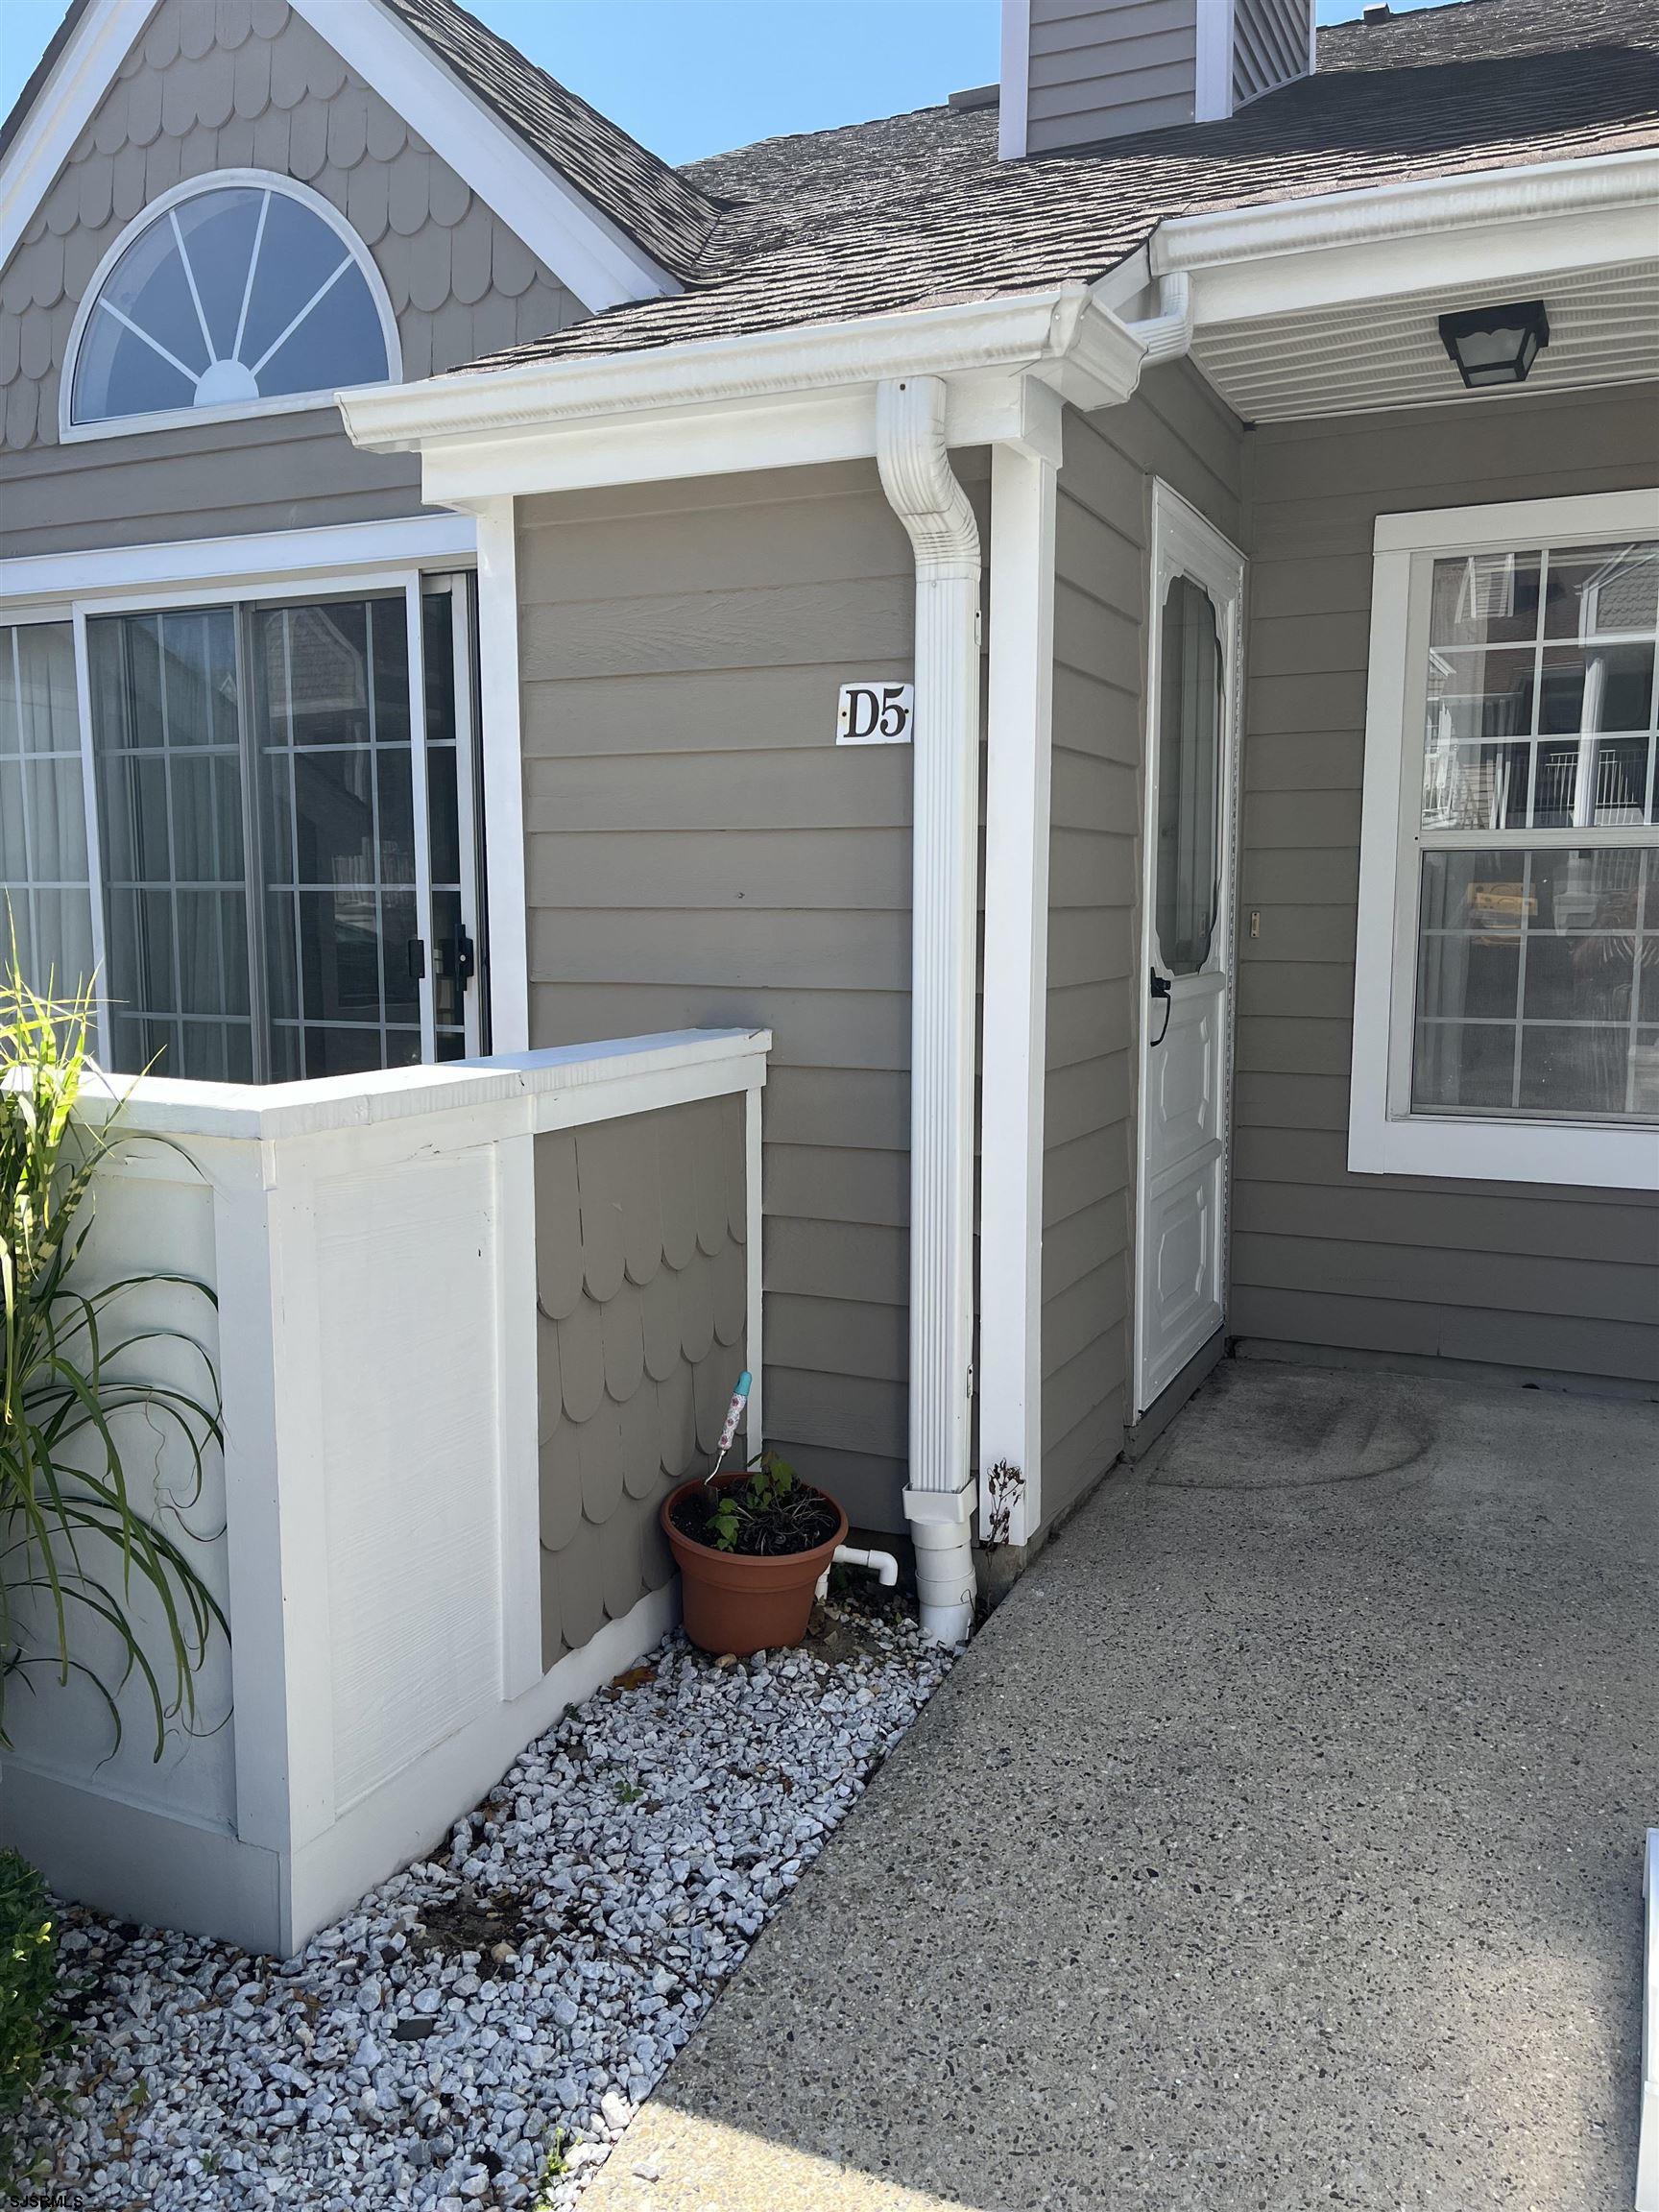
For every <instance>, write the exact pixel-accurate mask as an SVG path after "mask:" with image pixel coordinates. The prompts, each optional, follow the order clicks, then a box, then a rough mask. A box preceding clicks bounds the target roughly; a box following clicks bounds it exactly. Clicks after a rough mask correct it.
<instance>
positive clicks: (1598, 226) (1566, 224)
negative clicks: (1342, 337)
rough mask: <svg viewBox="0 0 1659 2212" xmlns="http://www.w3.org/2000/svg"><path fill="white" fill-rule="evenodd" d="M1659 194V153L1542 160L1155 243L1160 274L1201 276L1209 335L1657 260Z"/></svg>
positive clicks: (1190, 229)
mask: <svg viewBox="0 0 1659 2212" xmlns="http://www.w3.org/2000/svg"><path fill="white" fill-rule="evenodd" d="M1656 198H1659V154H1656V153H1653V152H1650V151H1647V150H1643V151H1640V152H1637V153H1632V154H1606V155H1599V156H1596V157H1595V158H1592V159H1580V160H1573V161H1546V162H1537V163H1534V164H1532V165H1530V166H1528V167H1527V168H1521V169H1494V170H1488V171H1483V172H1479V173H1476V174H1473V175H1470V174H1464V175H1459V176H1455V177H1442V178H1434V179H1431V180H1427V181H1421V182H1419V181H1411V182H1407V183H1397V184H1379V185H1373V186H1369V187H1367V188H1366V189H1364V190H1362V191H1357V192H1328V193H1315V194H1310V196H1309V197H1308V198H1306V199H1302V200H1280V201H1270V202H1267V203H1266V204H1262V205H1261V206H1256V207H1244V208H1227V209H1222V210H1220V211H1218V212H1217V213H1214V214H1210V215H1183V216H1173V217H1170V218H1168V219H1166V221H1164V222H1162V223H1160V224H1159V226H1158V228H1157V229H1156V231H1155V232H1154V234H1153V237H1152V241H1151V248H1150V252H1151V267H1152V271H1153V274H1154V275H1155V276H1166V275H1168V274H1170V273H1172V272H1173V271H1176V270H1185V271H1187V272H1188V273H1189V275H1190V276H1191V279H1192V299H1193V313H1194V318H1195V320H1196V322H1197V324H1198V325H1199V326H1200V327H1203V326H1204V325H1207V324H1211V323H1247V322H1251V321H1253V320H1255V319H1256V318H1258V317H1261V316H1272V315H1286V314H1292V313H1295V312H1298V311H1300V310H1304V309H1317V308H1329V307H1334V306H1339V305H1341V304H1343V303H1344V302H1348V301H1357V300H1374V299H1384V298H1392V297H1395V296H1397V295H1398V296H1406V297H1413V296H1416V295H1420V294H1423V293H1428V292H1436V291H1443V290H1448V289H1455V288H1456V287H1458V286H1460V285H1470V284H1489V283H1492V282H1495V281H1496V280H1497V279H1499V278H1500V277H1506V278H1512V279H1513V280H1514V281H1515V282H1516V283H1517V284H1522V283H1526V282H1528V281H1531V280H1533V279H1535V278H1539V277H1543V276H1550V275H1551V274H1554V273H1557V272H1559V271H1562V270H1567V269H1595V268H1610V267H1616V266H1619V265H1621V264H1623V263H1625V262H1630V261H1646V260H1651V258H1652V255H1653V205H1654V202H1655V199H1656Z"/></svg>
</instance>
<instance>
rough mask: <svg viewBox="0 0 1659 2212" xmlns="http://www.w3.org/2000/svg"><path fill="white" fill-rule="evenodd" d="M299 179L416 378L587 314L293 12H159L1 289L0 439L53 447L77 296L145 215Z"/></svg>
mask: <svg viewBox="0 0 1659 2212" xmlns="http://www.w3.org/2000/svg"><path fill="white" fill-rule="evenodd" d="M235 168H252V169H269V170H275V171H276V173H277V174H279V175H288V176H292V177H297V178H298V179H299V180H301V182H302V183H305V184H309V185H310V186H311V187H312V189H313V190H314V191H316V192H319V193H321V194H322V196H323V197H324V199H325V200H328V201H330V202H331V203H332V204H333V205H334V206H336V207H337V208H338V209H339V210H340V212H341V213H342V214H343V215H344V216H345V217H346V219H347V220H348V222H349V223H350V224H351V226H352V228H354V229H355V230H356V231H357V233H358V235H359V236H360V237H361V238H362V239H363V242H364V244H365V245H366V246H367V247H368V248H369V250H370V252H371V253H372V254H373V257H374V260H375V263H376V265H377V266H378V268H379V271H380V274H381V276H383V277H384V278H385V281H386V288H387V290H388V292H389V293H390V294H391V296H392V305H393V307H394V309H395V310H396V313H397V335H398V339H399V342H400V344H401V346H402V349H403V366H404V373H405V374H406V375H407V376H410V377H417V376H425V375H430V374H432V373H434V372H438V371H443V370H445V369H453V368H455V367H457V366H458V365H459V364H461V363H462V362H465V361H469V360H471V359H473V358H475V357H476V356H477V355H478V354H479V353H480V352H487V351H491V350H493V349H499V348H500V347H503V346H509V345H515V344H519V343H522V342H524V341H525V340H528V339H533V338H539V337H542V336H544V335H545V334H546V333H547V332H549V331H551V330H555V329H559V328H561V327H563V326H564V325H566V324H568V323H571V322H573V321H574V320H576V318H577V317H579V316H580V315H581V314H582V313H583V312H584V310H583V307H582V305H581V302H580V301H577V300H576V299H575V298H574V297H573V296H572V295H571V294H570V293H569V292H568V291H566V290H565V287H564V286H563V285H562V284H560V282H559V281H558V279H557V278H556V277H555V276H553V275H552V273H551V272H550V271H549V270H548V269H546V268H544V267H543V266H542V264H541V262H540V261H538V260H537V258H536V256H535V255H534V254H533V253H532V252H530V251H529V249H528V248H527V247H526V246H524V245H522V244H521V243H520V242H519V240H518V239H517V236H516V235H515V234H514V233H513V232H512V231H511V230H509V229H508V228H507V227H506V226H505V225H504V224H503V223H501V222H499V221H498V220H497V219H496V217H495V216H494V215H493V214H492V213H491V211H490V209H489V208H487V207H486V206H485V205H484V204H483V203H482V201H480V200H477V199H475V198H474V197H473V195H472V194H471V192H470V191H469V189H468V187H467V186H466V185H465V184H464V183H463V182H462V180H460V178H459V177H457V176H456V174H455V172H454V171H453V170H452V169H451V168H449V167H448V165H447V164H446V163H445V162H443V161H441V160H440V159H439V158H438V156H437V155H435V154H434V153H433V152H432V151H431V149H430V148H429V147H428V146H427V145H426V144H425V142H424V141H423V140H422V139H421V138H419V137H418V136H416V134H415V133H414V132H411V131H409V130H408V129H406V128H405V126H404V124H403V122H402V119H401V118H400V117H399V116H398V115H397V114H396V113H394V111H393V110H392V108H389V107H388V106H387V105H386V103H385V101H384V100H382V99H381V98H380V96H379V94H378V93H376V92H373V91H371V90H370V88H369V87H368V85H366V84H364V83H363V82H362V80H361V79H360V78H358V77H357V76H355V75H354V74H353V73H352V72H351V71H350V70H349V69H348V68H347V66H346V64H345V63H344V62H343V61H342V60H341V59H340V57H339V56H338V55H337V54H336V53H335V52H334V50H333V48H332V47H331V46H329V45H328V44H327V43H326V42H325V40H324V39H322V38H320V37H319V36H318V35H317V34H316V32H315V31H313V30H312V29H311V27H310V25H309V24H308V23H307V22H305V20H304V19H303V17H301V16H299V15H296V14H294V13H292V12H291V11H290V10H289V8H288V7H287V5H286V0H163V5H162V6H161V8H160V9H159V10H158V11H157V12H156V16H155V18H154V20H153V21H152V22H151V24H150V25H149V27H148V29H147V30H146V31H145V33H144V35H143V36H142V37H140V38H139V39H137V40H136V41H135V42H134V44H133V47H132V52H131V53H130V54H129V55H128V57H127V60H126V61H125V62H124V63H123V65H122V68H121V71H120V74H119V75H118V77H117V78H116V81H115V83H114V84H112V85H111V86H110V88H109V90H108V93H107V95H106V96H105V98H104V101H103V103H102V104H101V106H100V107H99V109H98V112H97V113H96V115H95V116H94V117H93V118H92V121H91V123H90V124H89V125H88V126H87V128H86V130H85V131H84V132H82V134H81V138H80V140H79V141H78V143H77V144H76V146H75V148H74V149H73V151H72V153H71V154H70V156H69V159H68V161H67V162H66V163H65V164H64V166H63V168H62V170H61V171H60V173H59V176H58V178H57V180H55V181H54V183H53V185H52V187H51V189H50V190H49V191H48V192H47V194H46V197H45V199H44V200H43V202H42V203H41V204H40V206H39V208H38V209H37V210H36V214H35V217H34V219H33V221H32V222H31V223H30V225H29V227H28V228H27V229H26V230H25V231H24V233H23V237H22V240H21V242H20V244H19V246H18V248H17V251H16V252H15V253H14V254H13V255H12V259H11V261H10V263H9V264H8V265H7V268H6V270H5V273H4V276H0V428H3V431H4V440H5V444H6V445H8V446H10V447H12V448H18V447H22V446H26V445H35V444H37V443H38V444H42V445H51V444H56V443H57V438H58V384H59V376H60V372H61V369H62V366H63V358H64V350H65V348H66V346H67V344H68V338H69V329H70V325H71V324H72V322H73V320H74V316H75V310H76V307H77V306H78V304H79V302H80V300H81V296H82V294H83V292H84V290H85V287H86V285H87V284H88V283H89V281H90V280H91V277H92V274H93V272H94V271H95V269H96V268H97V266H98V263H99V262H100V260H101V259H102V258H103V256H104V254H105V252H107V251H108V247H109V246H110V244H111V243H112V241H113V240H114V238H115V237H116V235H117V234H118V233H119V231H120V230H121V229H122V228H123V226H124V225H125V224H127V223H128V222H130V221H131V220H132V217H133V216H134V215H136V214H137V213H138V211H139V210H140V208H142V207H143V206H145V205H146V204H148V203H149V202H150V201H152V200H154V199H155V198H156V195H157V194H159V193H161V192H164V191H166V190H167V189H168V187H169V186H170V185H174V184H177V183H178V182H180V180H181V179H183V178H187V177H198V176H204V175H206V174H207V173H208V172H209V171H212V170H216V169H235Z"/></svg>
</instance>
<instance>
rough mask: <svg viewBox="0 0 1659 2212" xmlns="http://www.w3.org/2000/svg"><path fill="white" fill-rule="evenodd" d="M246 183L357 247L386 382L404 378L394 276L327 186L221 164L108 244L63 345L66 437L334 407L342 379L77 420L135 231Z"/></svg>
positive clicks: (80, 439)
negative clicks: (97, 324)
mask: <svg viewBox="0 0 1659 2212" xmlns="http://www.w3.org/2000/svg"><path fill="white" fill-rule="evenodd" d="M235 187H242V188H245V189H247V190H250V191H256V192H278V193H280V194H282V196H283V197H284V198H285V199H289V200H293V201H296V202H297V203H298V204H299V205H301V207H305V208H308V209H309V210H310V212H311V213H312V214H313V215H315V216H317V217H318V218H319V219H320V220H321V221H322V222H324V223H325V224H326V225H327V227H328V228H329V229H330V230H332V231H333V233H334V235H335V236H336V237H337V238H338V239H339V241H340V243H341V245H342V246H343V247H344V248H345V249H346V251H347V252H348V253H349V254H350V256H351V259H352V261H353V262H354V263H355V264H356V267H357V270H358V273H359V274H360V275H361V276H362V277H363V280H364V282H365V283H366V284H367V285H368V287H369V297H370V298H371V300H372V301H373V303H374V312H375V314H376V315H377V316H378V317H379V320H380V334H381V337H382V338H383V339H384V341H385V345H386V378H385V380H386V382H387V383H388V384H401V383H402V381H403V353H402V349H401V347H400V345H399V343H398V339H397V316H396V315H395V314H394V313H393V309H392V296H391V294H390V293H389V292H388V291H387V289H386V280H385V278H384V277H383V276H381V274H380V271H379V269H378V268H377V267H376V265H375V261H374V256H373V254H372V253H371V252H370V251H369V249H368V247H367V246H366V245H365V244H364V243H363V240H362V239H361V238H360V237H359V236H358V235H357V232H356V231H355V230H353V229H352V228H351V226H350V224H349V223H348V222H347V220H346V218H345V216H344V215H342V214H341V212H340V210H339V208H338V207H336V206H335V205H334V204H333V203H332V202H331V201H328V200H325V199H324V197H323V195H322V194H321V193H320V192H314V191H312V189H311V187H310V186H309V185H308V184H301V182H300V180H298V179H297V178H294V177H280V176H277V175H276V172H275V171H273V170H268V169H213V170H209V171H208V173H207V174H206V175H205V176H203V177H188V178H186V179H185V180H184V181H183V182H182V183H180V184H175V185H174V186H173V187H172V188H171V190H169V191H166V192H163V193H161V194H159V195H158V196H157V197H156V199H154V200H151V201H149V202H147V203H146V204H145V205H144V206H142V207H140V208H139V210H138V212H137V214H136V215H134V216H133V218H132V221H131V222H130V223H128V224H126V225H125V226H124V227H123V228H122V229H121V230H120V232H119V233H118V235H117V236H116V238H115V240H114V243H113V244H112V245H111V246H110V248H109V250H108V252H107V253H106V254H105V256H104V258H103V260H102V261H100V262H99V264H98V266H97V268H96V269H95V270H94V271H93V273H92V280H91V282H90V283H89V284H88V285H87V287H86V289H85V291H84V293H83V294H82V297H81V304H80V306H79V307H78V308H77V309H76V310H75V320H74V322H73V323H72V324H71V325H69V342H68V344H67V346H66V347H65V348H64V349H63V368H62V372H61V373H60V377H59V383H58V437H59V441H60V444H62V445H80V444H83V443H84V442H85V441H87V440H90V439H93V438H130V437H132V436H134V435H136V434H137V433H139V432H141V431H146V430H177V429H180V428H182V427H183V426H184V425H185V424H187V423H188V424H192V425H194V424H197V423H206V422H242V421H250V420H252V418H253V417H255V416H259V415H298V414H303V413H307V412H309V413H315V412H316V410H317V409H318V408H319V407H331V406H332V405H333V403H334V394H335V391H336V389H337V387H336V386H334V385H327V386H325V387H324V388H322V389H321V390H318V391H315V392H284V393H282V394H280V395H278V396H276V397H272V398H270V399H235V400H231V401H229V402H228V403H226V404H225V405H222V406H216V407H168V408H164V409H159V410H157V411H156V412H155V413H153V414H148V415H115V416H110V417H108V419H107V420H106V421H101V422H77V421H75V420H74V408H75V373H76V371H77V369H78V368H79V366H80V362H81V348H82V345H83V342H84V339H85V336H86V332H87V330H88V329H89V328H90V326H91V323H92V318H93V316H94V315H95V314H96V312H97V309H98V302H99V301H100V300H101V299H102V298H103V296H104V287H105V285H106V284H107V283H108V280H109V277H110V276H111V275H112V273H113V272H114V269H115V267H116V264H117V263H118V262H119V261H120V259H121V256H122V254H123V253H125V252H126V251H127V249H128V247H129V246H131V245H132V242H133V240H134V239H135V238H139V237H141V236H142V235H143V233H144V232H145V231H146V230H148V229H150V228H152V226H153V225H154V224H155V223H156V222H157V221H158V220H160V219H162V218H164V217H165V216H166V215H168V214H169V213H170V212H171V210H172V209H173V208H175V207H180V206H182V205H183V204H184V203H185V202H186V201H188V200H199V199H201V198H202V196H203V194H204V193H207V192H223V191H228V190H230V189H232V188H235Z"/></svg>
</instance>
